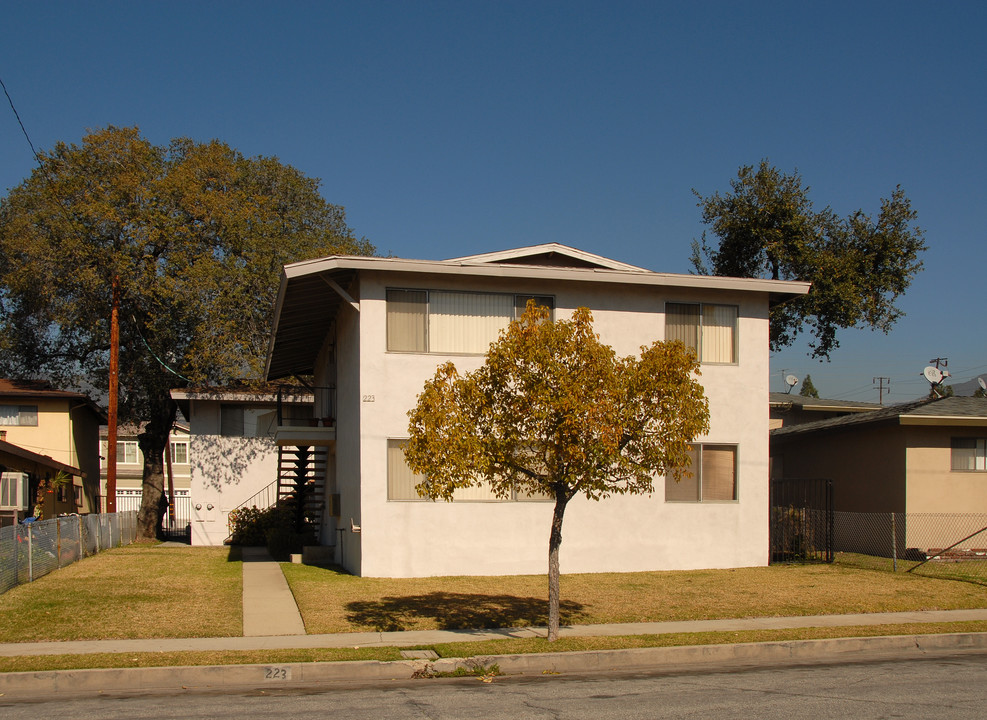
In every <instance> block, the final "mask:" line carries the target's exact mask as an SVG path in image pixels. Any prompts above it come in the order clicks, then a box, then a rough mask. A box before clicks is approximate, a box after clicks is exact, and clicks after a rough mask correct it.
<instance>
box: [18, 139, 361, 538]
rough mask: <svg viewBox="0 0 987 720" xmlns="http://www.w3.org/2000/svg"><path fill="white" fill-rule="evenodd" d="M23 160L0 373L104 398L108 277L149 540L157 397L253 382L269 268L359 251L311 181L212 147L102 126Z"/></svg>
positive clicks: (157, 471)
mask: <svg viewBox="0 0 987 720" xmlns="http://www.w3.org/2000/svg"><path fill="white" fill-rule="evenodd" d="M38 161H39V164H38V167H37V168H36V169H35V170H34V171H33V172H32V173H31V175H30V177H28V178H27V179H26V180H24V181H23V182H22V183H21V184H20V185H18V186H17V187H15V188H13V189H12V190H10V192H9V194H8V195H7V196H6V197H4V198H2V199H0V371H2V372H3V373H5V374H7V375H10V376H14V377H44V378H47V379H50V380H51V381H53V382H55V383H57V384H59V385H62V386H66V387H68V386H72V387H78V388H82V389H84V390H86V391H89V392H91V393H93V394H94V395H97V396H100V395H103V394H104V393H105V388H106V387H107V380H108V358H109V344H110V307H111V287H112V284H113V282H114V279H116V280H118V282H119V288H120V313H119V317H120V336H121V349H120V371H119V381H120V393H121V397H120V419H121V421H131V422H144V423H146V425H145V429H144V431H143V432H142V433H141V434H140V436H139V438H138V441H139V444H140V448H141V450H142V452H143V454H144V473H143V500H142V504H141V509H140V511H139V513H138V532H139V535H140V536H141V537H143V538H153V537H154V536H155V535H156V533H157V531H158V528H159V527H160V521H161V513H162V510H163V508H164V507H165V506H166V501H165V500H164V497H163V489H164V473H163V467H162V457H163V452H164V450H165V448H166V447H167V443H168V434H169V431H170V429H171V426H172V423H173V422H174V419H175V414H176V406H175V403H174V402H173V401H172V399H171V396H170V394H169V392H170V390H171V389H172V388H175V387H182V386H185V385H188V384H189V383H194V384H198V383H223V382H227V381H229V380H232V379H239V378H259V377H260V373H261V367H262V363H263V358H264V353H265V351H266V347H267V338H268V334H269V332H270V326H271V315H272V312H273V301H274V295H275V293H276V292H277V287H278V278H279V274H280V271H281V266H282V265H283V264H284V263H287V262H292V261H295V260H300V259H304V258H310V257H318V256H324V255H329V254H334V253H345V254H369V253H372V252H373V247H372V246H371V245H370V244H369V243H368V242H367V241H366V240H362V239H358V238H356V237H354V235H353V233H352V231H351V230H350V228H349V227H347V225H346V218H345V214H344V212H343V209H342V208H341V207H338V206H335V205H331V204H329V203H327V202H326V201H325V200H324V199H323V197H322V196H321V195H320V193H319V181H318V180H317V179H314V178H309V177H306V176H305V175H303V174H302V173H300V172H299V171H298V170H296V169H294V168H292V167H290V166H287V165H285V164H283V163H281V162H279V161H278V160H277V158H273V157H252V158H247V157H244V156H243V155H241V154H240V153H239V152H237V151H236V150H234V149H232V148H230V147H228V146H227V145H225V144H223V143H221V142H219V141H212V142H207V143H199V142H195V141H192V140H189V139H176V140H173V141H172V142H171V143H170V144H168V145H167V146H164V147H160V146H155V145H153V144H152V143H150V142H149V141H148V140H146V139H145V138H144V137H142V136H141V134H140V132H139V130H138V129H137V128H116V127H107V128H105V129H101V130H97V131H92V132H90V133H88V134H87V135H86V136H85V137H84V138H83V139H82V142H81V144H78V145H76V144H65V143H59V144H57V145H56V146H55V147H54V148H53V149H52V150H51V151H50V152H43V153H40V154H39V157H38Z"/></svg>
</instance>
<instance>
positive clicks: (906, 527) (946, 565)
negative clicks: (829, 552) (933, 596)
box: [833, 512, 987, 585]
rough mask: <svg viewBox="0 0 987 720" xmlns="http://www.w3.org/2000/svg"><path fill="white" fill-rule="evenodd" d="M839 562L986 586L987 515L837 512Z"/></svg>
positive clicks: (835, 542)
mask: <svg viewBox="0 0 987 720" xmlns="http://www.w3.org/2000/svg"><path fill="white" fill-rule="evenodd" d="M833 545H834V549H835V551H836V562H838V563H840V564H842V565H851V566H855V567H866V568H872V569H879V570H889V571H892V572H910V573H914V574H916V575H923V576H927V577H940V578H950V579H955V580H967V581H970V582H977V583H981V584H985V585H987V513H853V512H834V513H833Z"/></svg>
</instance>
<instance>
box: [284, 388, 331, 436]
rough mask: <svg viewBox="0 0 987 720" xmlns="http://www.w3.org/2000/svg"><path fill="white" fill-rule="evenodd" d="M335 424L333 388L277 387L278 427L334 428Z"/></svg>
mask: <svg viewBox="0 0 987 720" xmlns="http://www.w3.org/2000/svg"><path fill="white" fill-rule="evenodd" d="M335 424H336V388H335V387H333V386H316V387H312V388H302V387H299V386H297V385H281V386H279V387H278V427H334V426H335Z"/></svg>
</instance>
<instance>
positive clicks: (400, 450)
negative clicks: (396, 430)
mask: <svg viewBox="0 0 987 720" xmlns="http://www.w3.org/2000/svg"><path fill="white" fill-rule="evenodd" d="M407 444H408V441H407V440H396V439H391V440H388V441H387V499H388V500H392V501H399V502H412V501H422V500H427V499H428V498H423V497H421V496H420V495H419V494H418V492H417V491H416V490H415V486H416V485H417V484H418V483H420V482H421V481H422V476H421V475H416V474H415V473H413V472H412V471H411V468H410V467H408V463H407V461H405V459H404V448H405V445H407ZM554 499H555V498H553V497H552V496H551V495H548V494H546V493H540V492H531V493H514V496H513V498H499V497H497V496H496V495H495V494H494V492H493V490H492V489H491V487H490V485H489V483H483V484H481V485H474V486H470V487H464V488H457V489H456V490H455V491H454V492H453V495H452V501H453V502H508V501H509V500H515V501H518V502H546V501H553V500H554Z"/></svg>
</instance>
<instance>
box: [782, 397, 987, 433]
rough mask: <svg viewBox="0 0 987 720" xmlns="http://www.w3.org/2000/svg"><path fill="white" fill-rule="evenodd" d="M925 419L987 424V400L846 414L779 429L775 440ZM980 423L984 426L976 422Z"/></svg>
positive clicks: (953, 400)
mask: <svg viewBox="0 0 987 720" xmlns="http://www.w3.org/2000/svg"><path fill="white" fill-rule="evenodd" d="M923 418H929V419H936V420H938V421H939V422H938V423H936V424H943V422H942V421H948V420H955V421H956V424H970V423H969V422H968V421H970V420H983V421H984V422H983V424H984V425H987V399H985V398H974V397H947V398H939V399H937V400H932V399H929V398H922V399H921V400H913V401H912V402H907V403H902V404H900V405H890V406H888V407H885V408H882V409H880V410H872V411H871V412H865V413H854V414H853V415H842V416H840V417H834V418H829V419H827V420H816V421H814V422H809V423H803V424H801V425H790V426H785V427H780V428H775V429H774V430H772V431H771V437H784V436H787V435H797V434H803V433H811V432H819V431H823V430H833V429H837V428H845V427H854V426H858V425H867V424H875V423H881V422H897V423H900V424H906V423H907V424H922V419H923ZM975 424H980V423H975Z"/></svg>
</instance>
